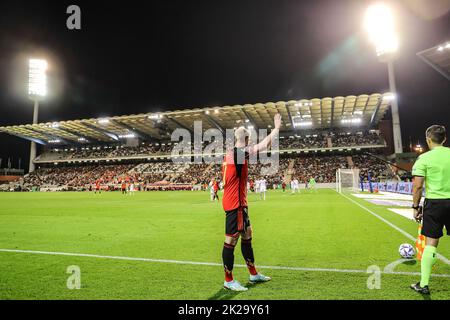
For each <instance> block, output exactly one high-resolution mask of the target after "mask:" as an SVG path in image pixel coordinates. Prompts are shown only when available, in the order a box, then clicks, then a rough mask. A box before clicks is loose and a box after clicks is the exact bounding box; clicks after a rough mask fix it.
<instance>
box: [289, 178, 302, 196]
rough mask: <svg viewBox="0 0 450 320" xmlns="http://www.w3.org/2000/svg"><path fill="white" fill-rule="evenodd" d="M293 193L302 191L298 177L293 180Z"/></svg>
mask: <svg viewBox="0 0 450 320" xmlns="http://www.w3.org/2000/svg"><path fill="white" fill-rule="evenodd" d="M291 184H292V193H296V192H300V185H299V182H298V180H297V179H294V180H292V182H291Z"/></svg>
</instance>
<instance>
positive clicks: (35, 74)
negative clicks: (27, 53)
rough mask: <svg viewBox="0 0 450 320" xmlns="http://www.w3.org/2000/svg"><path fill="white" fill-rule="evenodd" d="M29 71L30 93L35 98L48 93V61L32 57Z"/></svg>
mask: <svg viewBox="0 0 450 320" xmlns="http://www.w3.org/2000/svg"><path fill="white" fill-rule="evenodd" d="M28 66H29V71H28V95H29V96H30V97H32V98H33V99H36V98H40V97H45V96H46V95H47V75H46V71H47V67H48V65H47V61H45V60H42V59H30V60H29V64H28Z"/></svg>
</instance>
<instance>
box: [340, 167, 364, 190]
mask: <svg viewBox="0 0 450 320" xmlns="http://www.w3.org/2000/svg"><path fill="white" fill-rule="evenodd" d="M343 190H351V191H358V190H359V169H338V170H337V171H336V191H337V192H342V191H343Z"/></svg>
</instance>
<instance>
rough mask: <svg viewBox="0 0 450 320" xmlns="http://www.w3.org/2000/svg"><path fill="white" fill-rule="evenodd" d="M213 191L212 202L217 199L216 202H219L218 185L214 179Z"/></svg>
mask: <svg viewBox="0 0 450 320" xmlns="http://www.w3.org/2000/svg"><path fill="white" fill-rule="evenodd" d="M213 190H214V199H213V200H215V199H217V201H220V199H219V194H218V192H219V183H218V182H217V179H214V182H213Z"/></svg>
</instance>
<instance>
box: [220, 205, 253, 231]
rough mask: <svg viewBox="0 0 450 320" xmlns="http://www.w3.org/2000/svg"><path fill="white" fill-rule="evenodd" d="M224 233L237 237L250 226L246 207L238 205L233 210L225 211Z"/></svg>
mask: <svg viewBox="0 0 450 320" xmlns="http://www.w3.org/2000/svg"><path fill="white" fill-rule="evenodd" d="M225 214H226V218H225V235H226V236H228V237H237V236H238V235H239V234H241V233H244V232H245V231H246V230H247V228H248V227H250V219H249V217H248V208H247V207H239V208H236V209H234V210H230V211H225Z"/></svg>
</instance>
